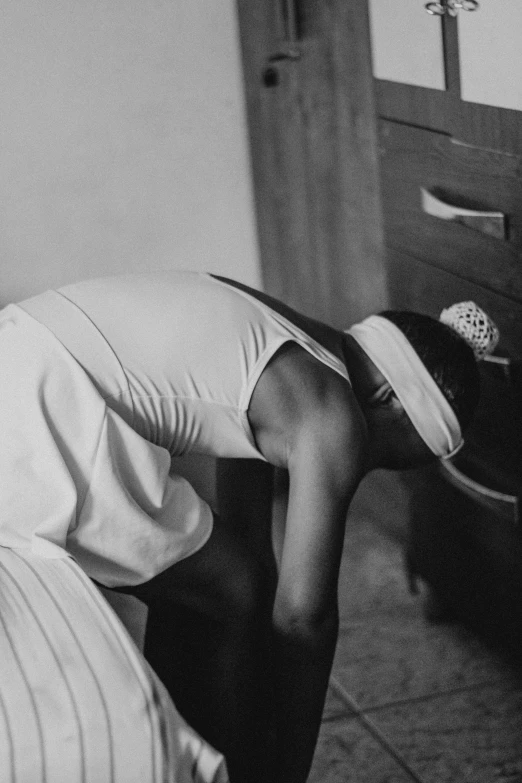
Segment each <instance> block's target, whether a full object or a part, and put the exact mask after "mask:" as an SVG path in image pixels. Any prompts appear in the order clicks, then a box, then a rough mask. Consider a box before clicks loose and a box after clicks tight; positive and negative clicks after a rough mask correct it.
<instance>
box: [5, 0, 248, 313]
mask: <svg viewBox="0 0 522 783" xmlns="http://www.w3.org/2000/svg"><path fill="white" fill-rule="evenodd" d="M0 11H1V19H2V24H1V25H0V107H1V113H2V119H1V122H0V305H3V304H6V303H7V302H9V301H16V300H17V299H22V298H24V297H27V296H30V295H32V294H33V293H37V292H39V291H41V290H43V289H45V288H48V287H51V286H58V285H61V284H64V283H66V282H70V281H73V280H78V279H82V278H87V277H95V276H99V275H105V274H118V273H120V272H127V271H131V272H132V271H143V270H148V269H168V268H172V267H175V268H192V269H208V270H211V271H219V272H221V273H223V274H226V275H230V276H232V277H237V278H239V279H241V280H243V281H244V282H246V283H250V284H253V285H259V284H260V274H259V263H258V255H257V243H256V232H255V224H254V214H253V196H252V191H251V180H250V170H249V160H248V151H247V134H246V118H245V111H244V105H243V87H242V76H241V68H240V55H239V42H238V33H237V25H236V17H235V2H234V0H189V2H187V0H38V1H37V0H0Z"/></svg>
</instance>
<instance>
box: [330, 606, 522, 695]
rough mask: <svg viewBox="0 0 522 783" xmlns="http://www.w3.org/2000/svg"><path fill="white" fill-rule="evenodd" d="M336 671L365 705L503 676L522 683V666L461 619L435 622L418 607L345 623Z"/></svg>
mask: <svg viewBox="0 0 522 783" xmlns="http://www.w3.org/2000/svg"><path fill="white" fill-rule="evenodd" d="M333 673H334V676H335V678H336V679H337V680H338V681H339V683H340V684H341V685H342V686H343V688H344V689H345V690H346V691H348V693H350V695H351V696H352V697H353V698H354V699H355V701H356V702H357V703H358V704H359V705H360V706H361V707H370V706H375V705H379V704H380V705H382V704H386V703H390V702H394V701H401V700H408V699H412V698H419V697H424V696H428V695H430V694H436V693H443V692H446V691H451V690H454V689H459V688H464V687H468V686H471V685H478V684H481V683H482V684H486V683H490V682H492V681H497V680H505V681H509V682H510V683H512V684H513V686H515V687H516V686H520V685H521V684H522V671H520V669H518V670H517V669H515V668H514V667H511V666H509V665H508V664H507V663H506V662H505V661H504V660H502V659H501V658H499V657H498V656H497V655H495V654H494V653H491V652H490V651H489V650H487V649H486V648H485V647H484V646H483V645H482V643H481V642H480V641H479V640H478V639H477V638H476V637H475V636H474V635H472V634H470V633H468V632H466V631H465V630H464V629H463V628H462V627H461V626H458V625H433V624H430V623H428V622H427V621H426V620H425V619H424V618H423V616H422V614H421V613H420V612H419V611H418V609H416V608H415V609H412V610H411V611H410V612H403V613H402V614H398V613H396V614H394V615H393V614H392V616H391V617H388V616H386V615H382V614H378V615H376V614H373V613H372V614H369V615H368V616H367V617H366V618H365V619H364V620H361V621H359V622H351V623H350V622H348V623H346V624H344V625H342V626H341V630H340V633H339V639H338V644H337V651H336V656H335V661H334V667H333Z"/></svg>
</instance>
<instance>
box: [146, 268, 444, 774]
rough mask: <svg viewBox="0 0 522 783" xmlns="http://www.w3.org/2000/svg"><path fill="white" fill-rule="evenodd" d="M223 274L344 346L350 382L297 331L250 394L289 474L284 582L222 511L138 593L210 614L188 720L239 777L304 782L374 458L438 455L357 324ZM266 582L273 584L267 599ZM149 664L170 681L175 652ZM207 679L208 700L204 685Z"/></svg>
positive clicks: (177, 683)
mask: <svg viewBox="0 0 522 783" xmlns="http://www.w3.org/2000/svg"><path fill="white" fill-rule="evenodd" d="M226 282H228V283H230V284H231V285H235V286H237V287H238V288H241V289H243V290H245V291H246V292H247V293H249V294H250V295H252V296H254V297H256V298H257V299H259V300H260V301H263V302H264V303H266V304H268V305H269V306H270V307H271V308H272V309H273V310H275V311H277V312H279V313H281V314H282V315H284V316H285V317H286V318H287V319H289V320H290V321H292V322H293V323H295V324H296V325H297V326H299V327H300V328H301V329H303V331H305V332H307V333H308V334H309V335H310V336H311V337H313V338H314V339H315V340H317V342H319V343H320V344H322V345H323V346H324V347H325V348H326V349H327V350H329V351H330V352H331V353H333V354H334V355H336V356H337V357H338V358H340V359H341V360H342V361H343V362H344V364H345V365H346V367H347V370H348V375H349V377H350V380H351V385H350V383H348V382H347V381H346V379H344V378H343V377H342V376H341V375H339V374H338V373H337V372H335V371H334V370H332V369H330V368H328V367H327V366H325V365H324V364H322V363H321V362H319V361H318V360H317V359H315V358H314V357H313V356H311V355H310V354H309V353H308V352H307V351H305V350H304V349H302V348H301V347H299V346H298V345H297V344H295V343H292V342H289V343H286V344H284V345H283V346H282V348H281V349H280V350H279V351H278V353H277V354H276V355H275V356H274V357H273V358H272V360H271V361H270V362H269V364H268V365H267V367H266V368H265V369H264V371H263V373H262V374H261V377H260V379H259V381H258V383H257V385H256V387H255V389H254V392H253V395H252V397H251V402H250V407H249V410H248V418H249V422H250V426H251V428H252V432H253V435H254V438H255V441H256V443H257V446H258V448H259V451H260V452H261V453H262V455H263V456H264V457H265V459H266V460H267V461H268V463H270V464H271V465H274V466H276V467H278V468H283V469H285V470H286V471H288V476H289V490H288V507H287V514H286V525H285V532H284V540H283V542H282V552H281V559H280V564H279V572H278V578H277V585H276V586H275V592H270V589H268V590H263V586H262V584H261V582H262V570H260V569H258V567H257V565H256V564H255V563H254V561H253V559H252V558H251V557H250V555H249V554H248V552H247V551H246V550H245V549H244V547H243V546H242V544H241V543H240V541H239V540H238V537H237V535H235V533H234V530H232V531H231V530H230V529H229V527H228V525H227V524H226V521H217V523H216V525H215V526H214V531H213V533H212V535H211V537H210V539H209V541H208V542H207V544H205V546H204V547H203V548H202V549H201V550H200V551H199V552H197V553H196V554H195V555H192V556H190V557H188V558H186V559H185V560H183V561H182V562H180V563H178V564H176V565H174V566H172V567H171V568H170V569H168V570H167V572H165V573H164V574H160V575H159V576H158V577H155V579H153V580H151V582H149V583H147V584H146V585H143V586H140V587H139V588H138V589H133V591H132V592H134V593H135V594H138V595H140V597H142V598H143V599H144V600H146V601H147V602H149V599H150V598H151V597H152V600H153V601H154V598H157V597H159V598H160V599H163V600H164V597H165V596H166V595H172V596H175V600H176V603H177V605H181V606H183V607H185V608H187V609H189V610H190V611H193V612H195V613H197V614H198V616H200V617H202V618H207V619H208V621H209V622H210V623H214V627H213V632H212V634H209V633H208V632H202V634H201V637H202V638H203V639H204V640H208V639H209V638H212V639H216V640H217V641H216V644H215V646H214V647H213V649H212V651H211V652H210V653H209V654H208V656H207V661H206V664H205V666H206V671H208V672H210V675H211V676H209V677H208V679H207V678H205V677H203V678H202V675H201V672H202V671H203V670H204V668H205V667H203V666H199V663H198V664H196V663H194V661H193V659H194V657H195V656H196V657H197V655H198V654H199V653H198V650H199V649H200V648H201V647H202V646H203V645H201V644H200V645H195V648H194V651H192V650H191V653H190V654H189V655H188V656H185V657H186V658H188V659H189V667H190V666H192V665H193V668H194V674H193V676H192V678H191V680H192V682H193V683H195V685H193V686H191V688H189V689H188V692H185V690H184V682H185V681H186V679H187V678H180V677H179V676H178V678H177V679H176V678H175V677H173V678H171V680H172V681H171V682H169V683H168V684H169V689H170V690H171V693H172V695H173V697H174V701H175V703H176V704H177V705H178V707H179V708H180V710H181V712H182V713H183V714H184V715H185V717H186V718H187V719H188V720H189V722H190V723H192V724H193V725H194V727H195V728H196V729H198V730H199V731H200V733H201V734H202V735H203V736H204V737H205V738H206V739H208V740H209V741H210V742H211V743H213V744H214V745H215V746H216V747H217V748H218V749H220V750H222V752H224V753H225V755H226V757H227V763H228V767H229V771H230V776H231V780H232V783H246V782H247V781H248V783H251V782H252V783H253V781H258V783H305V781H306V778H307V776H308V772H309V770H310V766H311V763H312V758H313V753H314V749H315V744H316V740H317V735H318V731H319V725H320V721H321V716H322V711H323V706H324V700H325V695H326V689H327V686H328V679H329V675H330V671H331V666H332V660H333V655H334V651H335V645H336V641H337V633H338V605H337V584H338V575H339V567H340V561H341V555H342V548H343V540H344V533H345V524H346V516H347V511H348V507H349V505H350V502H351V500H352V497H353V495H354V493H355V491H356V489H357V487H358V485H359V483H360V481H361V479H362V478H363V476H364V475H365V474H366V473H368V472H369V471H370V470H372V469H373V468H377V467H387V468H404V467H411V466H414V465H420V464H423V463H425V462H427V461H430V460H432V459H433V455H432V454H431V452H430V451H429V450H428V448H427V447H426V446H425V444H424V443H423V442H422V440H421V439H420V437H419V436H418V434H417V433H416V431H415V430H414V428H413V426H412V425H411V423H410V421H409V419H408V418H407V416H406V415H405V413H404V411H403V409H402V406H401V405H400V403H399V402H398V400H397V398H396V397H395V395H394V394H393V391H392V389H391V388H390V386H389V384H388V383H387V381H386V380H385V378H384V377H383V376H382V375H381V373H380V372H379V371H378V370H377V368H376V367H375V365H374V364H373V363H372V362H371V361H370V360H369V359H368V357H367V356H366V354H365V353H364V352H363V351H362V350H361V349H360V347H359V346H358V344H357V343H356V342H355V341H354V340H353V339H352V338H351V337H350V336H349V335H346V334H344V333H342V332H339V331H337V330H335V329H332V328H331V327H329V326H327V325H326V324H322V323H320V322H317V321H313V320H312V319H308V318H306V317H305V316H302V315H301V314H299V313H296V312H295V311H293V310H291V309H290V308H288V307H286V306H285V305H283V304H282V303H280V302H278V301H277V300H274V299H272V298H271V297H268V296H267V295H265V294H262V293H260V292H257V291H254V290H252V289H248V288H246V287H245V286H242V285H241V284H238V283H234V282H233V281H228V280H227V281H226ZM257 588H259V589H257ZM256 595H258V596H260V595H265V596H266V595H268V596H269V601H270V604H269V606H266V605H265V604H264V603H263V599H262V598H261V599H260V598H255V596H256ZM245 597H247V598H245ZM205 628H208V625H205ZM205 647H207V645H205ZM269 649H270V655H269V654H268V650H269ZM153 655H154V650H152V656H151V657H153ZM267 661H269V663H267ZM152 663H153V665H155V667H156V668H157V669H158V670H159V671H158V673H159V674H160V676H161V677H162V679H164V680H167V679H168V678H169V672H170V670H172V669H173V668H174V667H173V666H172V662H171V661H170V659H168V660H167V661H166V663H165V662H162V661H158V663H157V665H156V663H155V661H152ZM162 667H163V669H162ZM198 667H199V668H198ZM198 685H200V686H201V699H198V698H197V696H195V695H194V694H195V691H194V688H196V692H197V688H198ZM264 696H265V697H267V702H269V704H268V703H266V702H264V698H263V697H264ZM199 701H201V703H203V704H204V705H205V707H204V708H203V709H200V708H199V707H198V704H199ZM264 703H265V706H266V711H264V710H263V704H264ZM258 718H259V721H258ZM263 729H265V730H266V733H264V732H263Z"/></svg>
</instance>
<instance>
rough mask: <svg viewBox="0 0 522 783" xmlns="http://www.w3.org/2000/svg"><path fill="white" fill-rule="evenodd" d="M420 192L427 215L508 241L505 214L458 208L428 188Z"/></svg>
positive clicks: (423, 208)
mask: <svg viewBox="0 0 522 783" xmlns="http://www.w3.org/2000/svg"><path fill="white" fill-rule="evenodd" d="M420 191H421V204H422V210H423V212H425V213H426V214H427V215H432V217H436V218H440V219H441V220H451V221H453V222H455V223H461V224H463V225H465V226H468V227H469V228H472V229H474V230H475V231H480V232H481V233H482V234H487V235H488V236H491V237H495V238H496V239H507V226H506V216H505V215H504V213H503V212H496V211H489V210H477V209H466V208H465V207H458V206H455V205H453V204H448V203H447V202H446V201H442V200H441V199H440V198H437V196H434V195H433V193H430V192H429V190H426V188H421V189H420Z"/></svg>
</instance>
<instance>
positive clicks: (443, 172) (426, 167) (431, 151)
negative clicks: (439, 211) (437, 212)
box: [379, 121, 522, 302]
mask: <svg viewBox="0 0 522 783" xmlns="http://www.w3.org/2000/svg"><path fill="white" fill-rule="evenodd" d="M379 140H380V158H381V176H382V195H383V208H384V216H385V230H386V244H387V245H388V246H389V247H391V248H394V249H396V250H402V251H404V252H406V253H409V254H411V255H413V256H415V257H416V258H419V259H421V260H423V261H425V262H426V263H428V264H432V265H434V266H437V267H440V268H441V269H444V270H446V271H448V272H451V273H452V274H454V275H457V276H458V277H460V278H462V279H465V280H469V281H470V282H473V283H477V284H479V285H481V286H483V287H484V288H487V289H490V290H491V291H495V292H497V293H500V294H502V295H503V296H505V297H508V298H510V299H514V300H515V301H518V302H520V301H522V179H521V174H522V159H521V158H519V157H518V156H513V155H506V154H503V153H498V152H491V151H488V150H483V149H477V148H473V147H469V146H466V145H462V144H456V143H454V141H453V140H452V139H451V138H450V137H449V136H446V135H444V134H440V133H434V132H432V131H429V130H422V129H419V128H411V127H409V126H404V125H399V124H398V123H392V122H386V121H381V123H380V135H379ZM421 188H425V189H426V190H428V191H430V192H431V193H432V194H434V195H436V196H437V197H439V198H441V199H442V200H443V201H445V202H446V203H449V204H453V205H457V206H461V207H466V208H469V209H481V210H486V211H500V212H502V213H504V214H505V215H506V221H507V228H508V241H505V240H502V239H498V238H495V237H492V236H487V235H485V234H483V233H480V232H479V231H478V230H476V229H474V228H470V227H469V226H467V225H461V224H459V223H457V222H453V221H447V220H442V219H440V218H438V217H433V216H432V215H427V214H426V213H425V212H423V209H422V205H421Z"/></svg>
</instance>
